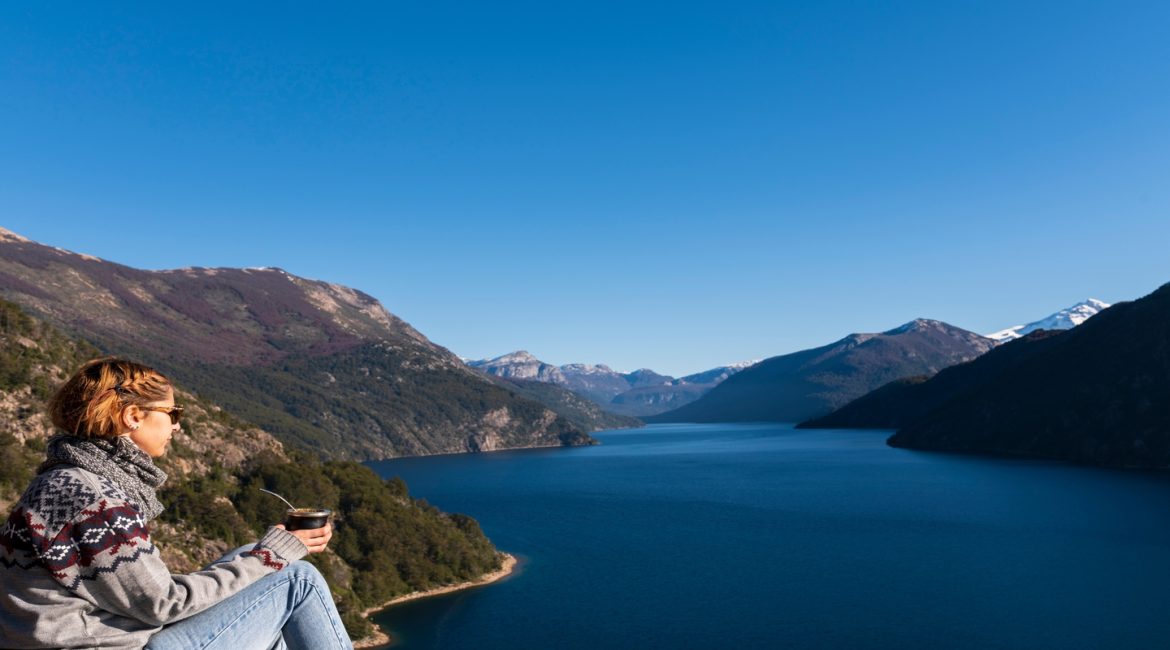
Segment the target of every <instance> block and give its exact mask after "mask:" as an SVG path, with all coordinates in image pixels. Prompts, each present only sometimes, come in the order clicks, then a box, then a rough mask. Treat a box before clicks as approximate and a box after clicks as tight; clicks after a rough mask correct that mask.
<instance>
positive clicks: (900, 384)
mask: <svg viewBox="0 0 1170 650" xmlns="http://www.w3.org/2000/svg"><path fill="white" fill-rule="evenodd" d="M1060 333H1061V332H1060V331H1059V330H1037V331H1033V332H1032V333H1031V334H1028V335H1027V336H1025V337H1024V338H1019V339H1014V340H1012V341H1009V342H1008V343H1005V344H1002V345H1000V346H998V347H996V348H995V349H994V350H991V351H990V352H988V353H986V354H984V355H983V356H980V357H978V358H976V359H974V360H972V361H968V362H966V363H960V364H958V365H955V366H951V367H950V368H944V369H943V370H941V371H939V373H938V374H937V375H934V376H933V377H930V376H927V375H920V376H916V377H907V378H904V379H896V380H894V381H892V382H890V383H888V384H886V385H885V386H882V387H881V388H878V389H877V390H874V391H873V392H871V393H866V394H865V395H862V396H861V397H858V398H857V399H855V400H853V401H852V402H849V403H848V404H846V405H845V406H842V407H841V408H839V409H837V410H836V411H833V412H832V413H830V414H828V415H826V416H824V417H820V418H815V419H812V420H808V421H806V422H802V423H800V424H799V425H797V428H800V429H898V428H900V427H903V426H905V425H907V424H909V423H911V422H913V421H915V420H917V419H918V418H921V417H922V416H924V415H926V414H927V413H929V412H930V411H931V410H933V409H935V408H938V407H939V406H940V405H942V404H943V403H945V402H946V401H947V400H950V399H952V398H954V397H955V396H957V395H962V394H964V393H966V392H968V391H970V390H971V389H972V388H973V387H975V386H978V385H979V384H981V383H982V382H985V381H988V380H994V379H995V377H997V376H998V375H999V374H1001V373H1003V372H1005V371H1007V370H1010V369H1011V368H1013V367H1014V366H1016V365H1017V364H1019V363H1021V362H1022V361H1024V360H1026V359H1029V358H1031V357H1032V356H1033V355H1035V354H1037V353H1038V352H1040V351H1042V350H1046V349H1048V347H1049V346H1050V345H1051V344H1052V343H1053V341H1052V340H1051V339H1053V337H1054V336H1056V335H1058V334H1060Z"/></svg>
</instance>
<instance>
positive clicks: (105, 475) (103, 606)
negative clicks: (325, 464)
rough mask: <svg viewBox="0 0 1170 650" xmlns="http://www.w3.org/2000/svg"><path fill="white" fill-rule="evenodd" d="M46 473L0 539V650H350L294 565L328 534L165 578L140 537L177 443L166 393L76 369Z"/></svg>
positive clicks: (162, 387)
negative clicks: (161, 461) (167, 456)
mask: <svg viewBox="0 0 1170 650" xmlns="http://www.w3.org/2000/svg"><path fill="white" fill-rule="evenodd" d="M49 412H50V416H51V417H52V420H53V424H55V425H56V426H57V427H58V428H60V429H61V430H62V431H63V432H64V433H61V434H58V435H56V436H54V437H53V438H51V439H50V440H49V443H48V447H47V449H46V460H45V462H44V463H43V464H42V465H41V467H40V469H39V473H38V475H37V476H36V478H34V479H33V481H32V483H31V484H30V485H29V487H28V489H27V490H26V491H25V493H24V496H23V497H21V499H20V501H19V502H18V503H17V504H16V506H15V507H14V509H13V512H12V514H11V516H10V517H9V518H8V522H7V523H6V524H5V525H4V528H3V529H2V530H0V647H3V648H118V649H130V648H143V647H146V648H151V649H153V650H171V649H179V648H184V649H186V648H208V649H211V648H223V649H227V648H231V649H232V650H241V649H242V650H247V649H250V648H256V649H258V650H265V649H267V648H311V649H313V650H322V649H329V648H352V647H353V646H352V644H350V642H349V638H348V636H347V635H346V633H345V628H344V627H343V626H342V624H341V621H340V619H339V617H338V615H337V608H336V607H335V606H334V604H333V599H332V597H331V596H330V593H329V587H328V586H327V585H326V584H325V581H324V580H323V579H322V578H321V575H320V573H318V572H317V570H316V569H315V568H313V566H312V565H311V564H309V563H307V562H300V561H298V560H300V559H301V558H302V557H304V556H305V555H306V554H307V553H320V552H321V551H324V550H325V547H326V546H327V545H328V544H329V539H330V537H331V536H332V529H331V527H330V526H329V525H326V526H325V527H324V528H319V529H317V530H298V531H292V532H290V531H287V530H285V529H284V527H283V526H279V525H277V526H273V527H271V528H269V529H268V531H267V532H266V533H265V534H264V536H263V537H261V538H260V541H258V542H256V544H254V545H251V546H249V547H245V548H241V549H238V550H236V551H235V552H233V553H230V554H228V555H226V556H224V557H223V558H220V559H219V560H218V561H216V562H214V563H212V564H210V565H208V566H207V567H205V568H203V569H202V570H199V571H196V572H194V573H190V574H186V575H171V573H170V572H169V571H168V570H167V567H166V565H165V564H163V561H162V559H161V558H160V557H159V553H158V549H157V548H156V547H155V546H154V544H153V543H152V542H151V539H150V534H149V532H148V528H147V525H148V523H149V522H150V520H151V519H153V518H155V517H156V516H158V514H159V513H160V512H162V509H163V506H162V504H160V503H159V502H158V499H157V498H156V496H155V490H157V489H158V487H159V486H160V485H162V483H163V481H165V480H166V474H164V473H163V472H162V471H161V470H159V468H158V467H157V466H155V464H154V463H153V461H152V459H153V458H158V457H159V456H162V455H163V454H164V453H165V452H166V448H167V443H169V442H170V440H171V436H172V435H174V433H175V432H176V431H178V430H179V418H180V416H181V415H182V412H183V407H181V406H176V405H175V396H174V390H173V388H172V386H171V383H170V381H169V380H168V379H167V378H166V377H164V376H163V375H162V374H160V373H159V372H157V371H155V370H153V369H151V368H148V367H146V366H143V365H141V364H138V363H134V362H131V361H126V360H123V359H114V358H105V359H95V360H93V361H90V362H88V363H86V364H85V365H84V366H82V368H81V369H80V370H78V371H77V373H76V374H74V375H73V376H72V377H70V378H69V380H68V381H66V382H65V384H64V385H63V386H62V387H61V388H60V389H59V390H58V391H57V393H56V394H55V395H54V396H53V399H52V400H51V402H50V404H49Z"/></svg>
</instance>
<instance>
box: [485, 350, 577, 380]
mask: <svg viewBox="0 0 1170 650" xmlns="http://www.w3.org/2000/svg"><path fill="white" fill-rule="evenodd" d="M466 363H467V365H468V366H471V367H472V368H475V369H476V370H479V371H480V372H483V373H484V374H487V375H491V376H492V377H503V378H504V379H525V380H531V381H543V382H546V383H550V384H561V385H562V386H563V385H565V384H566V383H568V380H567V379H566V378H565V373H563V372H561V369H560V368H558V367H557V366H554V365H552V364H549V363H545V362H543V361H541V360H540V359H537V358H536V357H534V356H532V355H531V354H530V353H529V352H528V351H527V350H517V351H516V352H511V353H509V354H504V355H501V356H498V357H496V358H494V359H481V360H479V361H467V362H466Z"/></svg>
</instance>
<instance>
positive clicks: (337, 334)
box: [0, 230, 590, 459]
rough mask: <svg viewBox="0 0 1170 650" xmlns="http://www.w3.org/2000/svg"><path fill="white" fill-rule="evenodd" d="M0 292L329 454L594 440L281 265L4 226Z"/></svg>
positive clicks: (358, 303)
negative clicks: (94, 251) (139, 264)
mask: <svg viewBox="0 0 1170 650" xmlns="http://www.w3.org/2000/svg"><path fill="white" fill-rule="evenodd" d="M0 295H2V296H3V297H4V298H7V299H9V300H12V301H13V302H16V303H18V304H20V305H21V306H22V307H24V308H25V309H27V310H29V311H30V312H32V313H33V314H35V315H37V316H39V317H41V318H43V319H44V320H46V321H48V322H49V323H51V324H53V325H55V326H57V327H59V328H61V329H63V330H65V331H66V332H68V333H70V334H72V335H75V336H78V337H80V338H83V339H85V340H87V341H89V342H90V343H92V344H94V345H95V346H97V347H98V348H99V349H101V350H102V351H103V352H107V353H113V354H126V355H130V356H133V357H136V358H139V359H142V360H144V361H146V362H148V363H151V364H154V365H156V366H158V367H160V369H164V370H165V371H167V372H168V374H170V375H172V376H173V377H174V378H175V379H176V380H178V381H179V382H181V383H182V384H184V385H186V386H188V387H190V388H191V389H193V390H195V391H196V392H198V393H200V394H201V395H202V396H204V397H206V398H208V399H211V400H213V401H215V402H216V403H218V404H220V405H222V406H223V407H225V408H227V409H229V410H230V411H232V412H233V413H234V414H236V415H238V416H240V417H243V418H245V419H247V420H249V421H251V422H254V423H256V424H258V425H260V426H262V427H264V428H265V429H267V430H268V431H270V432H272V433H273V434H274V435H276V436H277V437H278V438H280V439H281V440H282V441H284V442H286V443H291V444H294V445H296V446H299V447H303V448H309V449H312V450H314V451H315V452H317V453H318V454H320V455H323V456H327V457H338V458H358V459H369V458H382V457H390V456H401V455H418V454H431V453H450V452H461V451H480V450H490V449H500V448H511V447H529V446H548V445H559V444H585V443H588V442H589V441H590V439H589V438H588V436H586V435H585V434H584V433H583V432H581V431H580V430H579V429H577V428H576V427H574V426H573V425H572V424H570V423H569V422H568V421H566V420H565V419H564V418H561V417H559V416H558V415H557V414H556V413H554V412H553V411H551V410H549V409H547V408H545V407H544V406H543V405H540V404H538V403H536V402H533V401H531V400H528V399H525V398H523V397H520V396H519V395H517V394H515V393H514V392H510V391H508V390H505V389H503V388H501V387H499V386H496V385H494V384H493V383H491V382H490V381H488V380H487V379H486V378H484V377H482V376H481V375H479V374H478V373H476V372H474V371H472V370H470V369H468V368H467V367H466V366H464V365H463V363H462V362H461V361H460V360H459V358H458V357H456V356H455V355H453V354H451V353H450V352H449V351H448V350H446V349H445V348H443V347H440V346H438V345H435V344H434V343H432V342H430V341H429V340H427V338H426V337H425V336H423V335H422V334H420V333H419V332H418V331H417V330H415V329H414V328H413V327H411V326H410V325H408V324H407V323H406V322H404V321H402V320H401V319H399V318H397V317H396V316H394V315H393V314H391V313H389V312H388V311H386V310H385V309H384V308H383V307H382V305H381V304H379V303H378V301H376V300H375V299H374V298H372V297H370V296H368V295H366V294H364V293H362V292H360V291H356V290H354V289H350V288H348V287H343V286H340V285H336V284H330V283H327V282H320V281H315V280H308V279H305V278H301V277H297V276H295V275H292V274H290V273H287V272H285V271H282V270H280V269H271V268H266V269H205V268H191V269H179V270H171V271H144V270H140V269H134V268H131V267H128V266H124V265H121V264H116V263H113V262H108V261H105V260H100V259H97V258H94V257H91V256H87V255H78V254H76V253H71V252H69V251H64V250H61V249H57V248H52V247H49V246H44V245H41V244H38V243H36V242H32V241H29V240H27V239H24V238H22V237H19V236H17V235H14V234H12V233H10V232H8V231H4V230H0Z"/></svg>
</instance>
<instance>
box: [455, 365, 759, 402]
mask: <svg viewBox="0 0 1170 650" xmlns="http://www.w3.org/2000/svg"><path fill="white" fill-rule="evenodd" d="M752 363H754V362H751V361H748V362H743V363H737V364H731V365H727V366H720V367H718V368H712V369H711V370H705V371H703V372H700V373H695V374H693V375H687V376H686V377H681V378H678V379H676V378H674V377H671V376H668V375H661V374H658V373H657V372H654V371H653V370H650V369H648V368H642V369H640V370H635V371H633V372H628V373H620V372H616V371H614V370H612V369H611V368H610V367H609V366H606V365H604V364H596V365H593V364H584V363H571V364H567V365H563V366H554V365H552V364H549V363H545V362H543V361H541V360H540V359H538V358H536V357H535V356H533V355H532V354H530V353H529V352H527V351H525V350H519V351H517V352H511V353H509V354H505V355H501V356H498V357H495V358H494V359H481V360H477V361H467V365H468V366H470V367H472V368H475V369H476V370H479V371H480V372H483V373H485V374H487V375H491V376H493V377H501V378H505V379H514V380H528V381H537V382H543V383H548V384H555V385H558V386H563V387H564V388H567V389H569V390H571V391H573V392H574V393H576V394H578V395H581V396H583V397H585V398H588V399H590V400H592V401H593V402H595V403H597V404H599V405H600V406H601V407H602V408H604V409H605V410H607V411H610V412H612V413H617V414H621V415H628V416H638V417H640V416H644V415H652V414H655V413H661V412H663V411H667V410H670V409H672V408H676V407H678V406H681V405H683V404H687V403H690V402H692V401H694V400H696V399H698V398H699V397H700V396H702V395H703V394H704V393H706V392H707V391H709V390H711V389H712V388H714V387H715V386H716V385H718V384H719V383H720V382H722V381H723V380H725V379H727V378H728V377H730V376H731V375H733V374H735V373H737V372H739V371H740V370H742V369H743V368H746V367H748V366H750V365H751V364H752Z"/></svg>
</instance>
